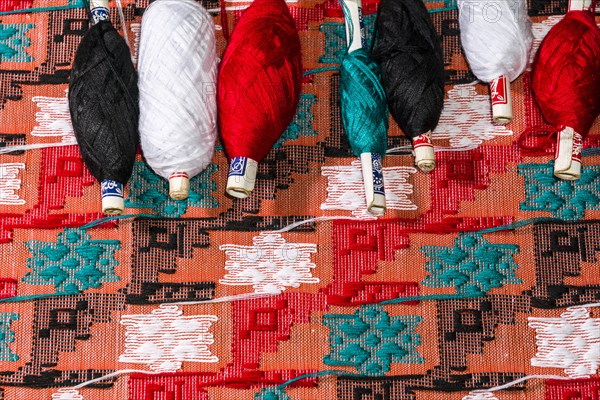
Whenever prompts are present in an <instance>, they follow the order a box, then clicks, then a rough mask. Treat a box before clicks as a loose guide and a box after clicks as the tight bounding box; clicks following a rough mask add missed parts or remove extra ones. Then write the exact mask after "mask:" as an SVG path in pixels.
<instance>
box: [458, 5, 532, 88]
mask: <svg viewBox="0 0 600 400" xmlns="http://www.w3.org/2000/svg"><path fill="white" fill-rule="evenodd" d="M458 11H459V13H458V21H459V24H460V38H461V41H462V46H463V48H464V50H465V55H466V56H467V61H468V62H469V66H470V67H471V70H472V71H473V73H474V74H475V76H477V78H478V79H480V80H482V81H484V82H491V81H492V80H494V79H496V78H498V77H499V76H501V75H506V76H508V78H509V79H510V81H511V82H512V81H513V80H515V79H516V78H517V77H518V76H519V75H521V73H522V72H523V71H524V70H525V68H526V67H527V61H528V59H529V51H530V50H531V44H532V40H533V36H532V33H531V21H530V20H529V17H528V16H527V4H526V2H525V0H514V1H513V0H495V1H470V0H458Z"/></svg>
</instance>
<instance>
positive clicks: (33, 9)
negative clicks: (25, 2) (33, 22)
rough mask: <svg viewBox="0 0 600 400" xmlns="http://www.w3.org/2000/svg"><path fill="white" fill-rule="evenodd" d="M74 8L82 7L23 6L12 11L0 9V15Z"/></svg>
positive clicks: (73, 5)
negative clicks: (0, 10)
mask: <svg viewBox="0 0 600 400" xmlns="http://www.w3.org/2000/svg"><path fill="white" fill-rule="evenodd" d="M75 8H84V6H81V5H80V4H69V5H66V6H55V7H34V8H23V9H20V10H12V11H2V12H0V16H1V15H12V14H33V13H40V12H51V11H62V10H72V9H75Z"/></svg>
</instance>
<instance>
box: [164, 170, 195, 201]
mask: <svg viewBox="0 0 600 400" xmlns="http://www.w3.org/2000/svg"><path fill="white" fill-rule="evenodd" d="M189 195H190V177H189V175H188V174H187V173H185V172H175V173H173V174H172V175H171V176H170V177H169V196H171V198H172V199H173V200H185V199H187V198H188V196H189Z"/></svg>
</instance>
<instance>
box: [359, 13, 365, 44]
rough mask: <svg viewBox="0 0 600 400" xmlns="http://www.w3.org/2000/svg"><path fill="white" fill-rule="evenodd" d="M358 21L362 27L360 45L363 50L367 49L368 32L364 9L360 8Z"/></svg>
mask: <svg viewBox="0 0 600 400" xmlns="http://www.w3.org/2000/svg"><path fill="white" fill-rule="evenodd" d="M358 21H359V25H360V43H361V44H362V47H363V48H366V47H367V32H366V30H365V20H364V18H363V14H362V7H358Z"/></svg>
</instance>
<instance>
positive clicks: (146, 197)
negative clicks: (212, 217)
mask: <svg viewBox="0 0 600 400" xmlns="http://www.w3.org/2000/svg"><path fill="white" fill-rule="evenodd" d="M217 170H218V166H217V165H216V164H209V166H208V167H207V168H206V169H205V170H204V171H202V172H201V173H200V174H198V175H196V176H195V177H193V178H192V179H190V194H189V196H188V198H187V199H186V200H173V199H172V198H171V197H170V196H169V182H168V181H167V180H166V179H163V178H161V177H160V176H158V175H157V174H155V173H154V172H153V171H152V170H151V169H150V168H148V166H147V165H146V164H145V163H143V162H136V163H135V164H134V166H133V174H132V176H131V180H130V185H129V187H130V191H129V196H128V197H127V198H126V199H125V205H126V206H127V207H131V208H150V209H152V210H153V211H154V212H156V213H157V214H159V215H160V216H162V217H169V218H178V217H181V216H182V215H183V214H185V212H186V211H187V208H188V207H202V208H216V207H218V206H219V202H218V201H217V200H216V199H215V198H214V197H213V196H212V195H211V193H212V192H214V191H215V190H217V183H216V182H215V181H214V180H213V179H212V174H213V173H214V172H215V171H217Z"/></svg>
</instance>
